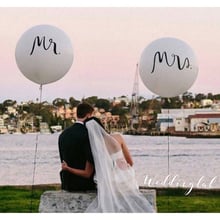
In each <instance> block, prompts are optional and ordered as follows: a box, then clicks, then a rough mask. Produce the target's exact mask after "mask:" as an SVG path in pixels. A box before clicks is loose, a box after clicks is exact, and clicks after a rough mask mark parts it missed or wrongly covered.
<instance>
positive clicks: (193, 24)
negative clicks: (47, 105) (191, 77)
mask: <svg viewBox="0 0 220 220" xmlns="http://www.w3.org/2000/svg"><path fill="white" fill-rule="evenodd" d="M40 24H49V25H54V26H56V27H58V28H60V29H62V30H63V31H64V32H65V33H66V34H67V35H68V36H69V38H70V39H71V42H72V44H73V51H74V52H73V53H74V61H73V64H72V66H71V68H70V70H69V72H68V73H67V74H66V75H65V76H64V77H63V78H62V79H60V80H58V81H56V82H54V83H51V84H47V85H44V86H43V98H42V99H43V100H48V101H52V100H54V99H55V98H57V97H60V98H67V99H68V98H69V97H71V96H72V97H75V98H77V99H81V98H82V97H88V96H93V95H95V96H98V97H99V98H113V97H117V96H121V95H127V96H131V93H132V89H133V83H134V76H135V69H136V63H137V62H139V59H140V56H141V53H142V51H143V50H144V48H145V47H146V46H147V45H148V44H149V43H151V42H152V41H154V40H156V39H158V38H162V37H175V38H178V39H181V40H183V41H185V42H187V43H188V44H189V45H190V46H191V48H192V49H193V51H194V52H195V54H196V57H197V60H198V65H199V73H198V77H197V79H196V81H195V83H194V84H193V86H192V87H191V88H190V89H189V91H191V92H193V93H205V94H206V93H209V92H212V93H213V94H217V93H220V77H219V75H220V8H218V7H201V8H200V7H187V8H183V7H0V28H1V32H0V77H1V86H0V102H2V101H4V100H5V99H13V100H18V101H27V100H36V99H37V98H39V85H38V84H36V83H33V82H32V81H30V80H28V79H27V78H26V77H24V75H23V74H22V73H21V72H20V71H19V69H18V67H17V65H16V61H15V48H16V44H17V42H18V40H19V38H20V37H21V35H22V34H23V33H24V32H25V31H26V30H28V29H29V28H31V27H33V26H35V25H40ZM139 93H140V95H142V96H144V97H152V96H153V95H154V94H153V93H152V92H151V91H149V90H148V89H147V88H146V87H145V86H144V84H143V83H142V81H141V79H140V81H139Z"/></svg>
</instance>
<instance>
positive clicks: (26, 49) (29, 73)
mask: <svg viewBox="0 0 220 220" xmlns="http://www.w3.org/2000/svg"><path fill="white" fill-rule="evenodd" d="M15 58H16V63H17V66H18V68H19V69H20V71H21V72H22V74H23V75H24V76H25V77H26V78H28V79H29V80H31V81H33V82H35V83H37V84H40V85H44V84H48V83H52V82H55V81H57V80H59V79H61V78H62V77H63V76H64V75H65V74H66V73H67V72H68V71H69V69H70V67H71V65H72V62H73V48H72V44H71V41H70V39H69V38H68V36H67V35H66V34H65V33H64V32H63V31H62V30H61V29H59V28H57V27H55V26H51V25H37V26H34V27H32V28H30V29H28V30H27V31H26V32H24V34H23V35H22V36H21V37H20V39H19V41H18V43H17V46H16V50H15Z"/></svg>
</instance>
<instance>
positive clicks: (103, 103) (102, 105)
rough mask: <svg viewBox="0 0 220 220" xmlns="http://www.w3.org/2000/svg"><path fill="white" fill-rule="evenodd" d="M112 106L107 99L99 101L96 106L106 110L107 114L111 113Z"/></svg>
mask: <svg viewBox="0 0 220 220" xmlns="http://www.w3.org/2000/svg"><path fill="white" fill-rule="evenodd" d="M110 106H111V103H110V102H109V100H107V99H98V100H97V101H96V104H95V107H97V108H103V109H105V111H106V112H107V111H109V109H110Z"/></svg>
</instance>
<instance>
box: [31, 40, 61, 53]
mask: <svg viewBox="0 0 220 220" xmlns="http://www.w3.org/2000/svg"><path fill="white" fill-rule="evenodd" d="M40 46H42V47H43V49H44V50H49V49H50V47H51V46H53V52H54V54H56V55H58V54H60V52H57V45H56V42H54V41H53V39H52V38H50V39H49V42H48V44H47V45H46V37H45V36H43V37H42V38H40V37H39V36H37V37H35V39H34V42H33V46H32V49H31V52H30V56H31V55H32V54H33V52H34V50H35V48H36V47H40Z"/></svg>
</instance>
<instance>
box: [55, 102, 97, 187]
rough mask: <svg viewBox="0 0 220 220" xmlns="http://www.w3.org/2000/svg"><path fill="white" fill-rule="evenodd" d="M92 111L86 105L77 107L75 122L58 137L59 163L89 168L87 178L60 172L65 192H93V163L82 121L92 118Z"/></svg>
mask: <svg viewBox="0 0 220 220" xmlns="http://www.w3.org/2000/svg"><path fill="white" fill-rule="evenodd" d="M93 111H94V109H93V107H92V106H91V105H89V104H87V103H80V104H79V105H78V106H77V112H76V115H77V121H76V122H75V123H74V124H73V125H72V126H70V127H69V128H67V129H65V130H64V131H63V132H62V133H61V135H60V136H59V141H58V144H59V154H60V160H61V163H62V162H63V161H65V162H66V163H67V164H68V165H69V166H70V167H72V168H76V169H84V168H85V165H86V164H89V166H90V167H91V169H90V170H91V173H89V174H88V176H87V177H82V176H78V175H74V174H72V173H70V172H68V171H67V170H62V171H61V172H60V177H61V188H62V189H63V190H67V191H84V190H94V189H95V183H94V182H93V176H94V162H93V157H92V152H91V148H90V143H89V137H88V131H87V129H86V127H85V125H84V121H85V120H86V119H87V118H89V117H91V116H92V113H93Z"/></svg>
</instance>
